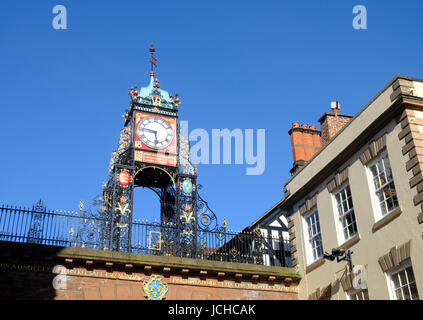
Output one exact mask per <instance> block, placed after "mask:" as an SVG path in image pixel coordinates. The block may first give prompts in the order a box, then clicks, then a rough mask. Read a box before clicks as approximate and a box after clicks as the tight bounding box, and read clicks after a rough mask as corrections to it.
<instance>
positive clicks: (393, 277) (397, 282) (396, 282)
mask: <svg viewBox="0 0 423 320" xmlns="http://www.w3.org/2000/svg"><path fill="white" fill-rule="evenodd" d="M392 281H393V282H394V288H395V289H398V288H399V287H400V286H401V285H400V282H399V276H398V274H394V275H393V276H392Z"/></svg>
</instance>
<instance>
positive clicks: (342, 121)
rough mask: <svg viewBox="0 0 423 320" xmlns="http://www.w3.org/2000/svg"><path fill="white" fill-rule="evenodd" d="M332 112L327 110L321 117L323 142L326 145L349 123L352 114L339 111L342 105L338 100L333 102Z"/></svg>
mask: <svg viewBox="0 0 423 320" xmlns="http://www.w3.org/2000/svg"><path fill="white" fill-rule="evenodd" d="M330 105H331V109H332V112H325V113H324V114H323V115H322V116H321V117H320V118H319V122H320V130H321V131H322V133H321V134H322V144H323V145H324V146H325V145H327V144H328V143H329V141H330V140H331V139H332V138H333V137H334V136H335V135H336V134H337V133H338V132H339V131H340V130H341V129H342V128H343V127H344V126H345V125H346V124H347V123H348V122H350V120H351V118H352V116H347V115H343V114H340V113H339V109H341V106H340V104H339V102H338V101H333V102H331V104H330Z"/></svg>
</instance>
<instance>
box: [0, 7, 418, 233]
mask: <svg viewBox="0 0 423 320" xmlns="http://www.w3.org/2000/svg"><path fill="white" fill-rule="evenodd" d="M58 4H62V5H65V6H66V8H67V13H68V17H67V19H68V21H67V22H68V29H67V30H54V29H53V28H52V20H53V18H54V14H52V8H53V7H54V6H55V5H58ZM357 4H362V5H365V6H366V8H367V13H368V21H367V28H368V29H367V30H354V29H353V27H352V20H353V18H354V15H353V13H352V8H353V7H354V6H355V5H357ZM422 10H423V3H422V2H421V1H417V0H416V1H411V0H406V1H401V2H398V1H383V2H382V1H347V0H343V1H319V2H317V1H295V2H294V1H289V2H288V1H260V2H259V1H220V0H218V1H208V2H205V1H182V0H181V1H139V0H138V1H129V0H123V1H119V2H118V1H58V0H57V1H5V0H3V1H1V2H0V45H1V47H0V48H1V50H0V103H1V108H0V114H1V116H0V119H1V125H0V148H1V150H2V151H1V158H0V165H1V168H2V177H1V178H0V203H7V204H17V205H25V206H30V205H32V204H33V203H34V202H35V201H37V200H38V199H40V198H42V199H43V200H44V201H45V202H46V204H47V205H48V207H49V208H52V209H64V210H76V209H77V207H78V203H79V200H81V199H83V200H84V201H85V202H89V201H90V199H91V198H93V197H94V196H95V195H97V194H98V193H100V192H101V186H102V183H103V180H104V179H105V177H106V173H107V169H108V163H109V159H110V152H111V151H113V150H115V149H116V147H117V141H118V134H119V130H120V129H121V128H122V125H123V118H122V114H123V113H124V110H125V109H126V108H127V107H128V103H129V100H128V98H129V97H128V95H127V90H128V88H129V87H131V86H133V85H138V86H145V85H147V84H148V80H149V78H148V72H149V65H148V58H149V56H148V47H149V45H150V44H151V43H152V42H153V43H154V44H155V45H156V48H157V55H156V56H157V58H158V65H159V68H158V69H157V76H158V78H159V79H160V82H161V85H162V88H163V89H165V90H167V91H169V92H170V93H174V92H178V93H179V95H180V97H181V100H182V104H181V106H180V120H187V121H189V126H190V128H191V129H195V128H203V129H206V130H207V131H209V132H211V129H213V128H216V129H223V128H229V129H231V130H232V129H235V128H240V129H242V130H244V129H249V128H252V129H259V128H260V129H261V128H262V129H266V170H265V172H264V174H263V175H260V176H247V175H246V174H245V169H246V167H247V165H200V166H199V183H201V184H202V185H203V186H204V187H203V190H202V196H203V197H204V198H205V199H206V200H207V201H208V202H209V203H210V205H211V207H212V208H213V210H214V211H215V212H216V213H217V215H218V216H219V218H220V219H223V217H226V219H227V220H228V227H229V228H230V229H235V230H240V229H242V228H244V227H245V226H247V225H248V224H249V223H251V222H252V221H254V220H255V219H256V218H257V217H258V216H260V215H261V214H263V213H264V212H265V211H266V210H267V209H269V208H270V207H272V206H273V205H274V204H275V203H276V202H277V201H278V200H280V199H281V198H282V196H283V184H284V182H285V181H286V180H287V179H288V178H289V175H290V174H289V169H290V168H291V167H292V161H293V160H292V154H291V146H290V140H289V135H288V133H287V132H288V130H289V129H290V127H291V123H292V122H293V121H299V122H300V123H307V124H309V125H310V124H316V125H318V121H317V119H318V118H319V117H320V116H321V115H322V114H323V113H324V112H327V111H330V107H329V105H330V102H331V101H333V100H338V101H340V102H341V112H342V113H345V114H351V115H354V114H355V113H357V111H359V110H360V109H361V108H362V107H363V106H364V105H365V104H366V103H367V102H368V101H369V100H370V99H371V98H372V97H373V96H374V95H375V94H376V93H377V92H378V91H379V90H380V89H382V88H383V87H384V86H385V85H386V84H387V83H388V82H389V81H390V80H391V79H392V78H393V77H394V76H395V75H397V74H404V75H408V76H413V77H418V78H423V71H422V66H421V63H422V56H421V52H422V44H421V41H420V38H421V32H422V30H423V20H422V19H421V12H422ZM153 197H154V195H153V194H152V192H149V191H144V192H137V194H136V198H135V201H137V205H136V208H137V212H136V216H137V217H138V218H142V217H146V218H148V219H149V220H151V219H154V217H157V218H159V212H158V204H157V202H155V203H154V204H152V203H151V201H152V200H153ZM141 203H142V204H144V203H145V204H146V207H143V205H140V204H141ZM144 208H145V209H144ZM143 209H144V210H143Z"/></svg>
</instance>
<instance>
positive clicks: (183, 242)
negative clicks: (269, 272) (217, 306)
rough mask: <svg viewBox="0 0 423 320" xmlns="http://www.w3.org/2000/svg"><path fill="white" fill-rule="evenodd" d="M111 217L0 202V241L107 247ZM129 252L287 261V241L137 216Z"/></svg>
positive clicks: (253, 261)
mask: <svg viewBox="0 0 423 320" xmlns="http://www.w3.org/2000/svg"><path fill="white" fill-rule="evenodd" d="M108 223H109V222H108V221H105V220H103V219H101V218H99V217H96V216H93V215H90V214H88V213H87V212H85V211H80V212H72V211H62V210H47V208H46V207H45V206H44V205H43V204H42V203H41V202H39V203H38V204H37V205H35V206H33V207H32V208H24V207H11V206H1V207H0V241H12V242H25V243H37V244H42V245H50V246H62V247H79V248H90V249H97V250H109V249H108V248H107V243H108V242H107V241H105V239H104V237H103V236H102V229H103V228H104V227H107V225H108ZM130 252H133V253H139V254H149V255H168V256H177V257H185V258H194V259H205V260H216V261H226V262H238V263H250V264H265V265H278V266H289V262H288V261H287V260H289V259H287V257H289V242H288V241H287V240H284V239H282V237H274V236H271V235H269V236H264V235H263V234H262V233H261V231H260V230H259V229H257V230H255V231H253V232H241V233H236V232H231V231H227V230H224V231H207V230H205V231H204V230H203V231H202V230H194V231H193V232H191V233H187V232H186V230H183V229H180V228H179V227H178V226H175V225H172V224H161V223H159V222H147V221H137V220H135V221H133V223H132V226H131V244H130Z"/></svg>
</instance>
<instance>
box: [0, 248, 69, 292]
mask: <svg viewBox="0 0 423 320" xmlns="http://www.w3.org/2000/svg"><path fill="white" fill-rule="evenodd" d="M61 249H63V248H62V247H53V246H43V245H34V244H28V243H15V242H7V241H0V300H52V299H54V298H56V290H55V289H54V287H53V281H54V279H55V277H56V276H57V274H55V273H53V269H54V267H55V266H56V265H61V264H62V265H63V260H62V262H60V261H59V260H57V259H56V258H55V257H56V253H57V252H59V251H60V250H61ZM56 270H57V268H56ZM56 270H55V271H56Z"/></svg>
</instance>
